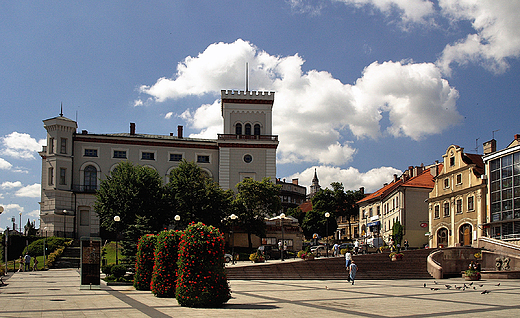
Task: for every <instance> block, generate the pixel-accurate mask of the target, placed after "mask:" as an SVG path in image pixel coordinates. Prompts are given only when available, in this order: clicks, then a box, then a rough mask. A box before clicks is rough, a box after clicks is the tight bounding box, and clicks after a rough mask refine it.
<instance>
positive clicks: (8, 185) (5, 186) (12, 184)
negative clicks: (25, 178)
mask: <svg viewBox="0 0 520 318" xmlns="http://www.w3.org/2000/svg"><path fill="white" fill-rule="evenodd" d="M20 187H22V183H21V182H20V181H15V182H10V181H6V182H3V183H2V184H1V185H0V188H2V189H13V188H20Z"/></svg>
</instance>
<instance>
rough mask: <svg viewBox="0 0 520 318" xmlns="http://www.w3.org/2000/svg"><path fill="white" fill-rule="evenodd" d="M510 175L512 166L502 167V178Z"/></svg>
mask: <svg viewBox="0 0 520 318" xmlns="http://www.w3.org/2000/svg"><path fill="white" fill-rule="evenodd" d="M512 175H513V167H512V166H509V167H505V168H502V178H507V177H510V176H512Z"/></svg>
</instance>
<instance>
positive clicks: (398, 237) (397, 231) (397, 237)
mask: <svg viewBox="0 0 520 318" xmlns="http://www.w3.org/2000/svg"><path fill="white" fill-rule="evenodd" d="M392 237H393V239H394V242H395V245H396V246H399V247H398V248H397V252H399V250H400V249H401V241H402V240H403V226H402V225H401V222H399V221H395V223H394V225H393V226H392Z"/></svg>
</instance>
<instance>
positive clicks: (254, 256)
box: [249, 251, 265, 263]
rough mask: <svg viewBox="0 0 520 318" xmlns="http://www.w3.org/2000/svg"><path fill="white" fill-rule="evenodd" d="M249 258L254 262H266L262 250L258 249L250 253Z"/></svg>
mask: <svg viewBox="0 0 520 318" xmlns="http://www.w3.org/2000/svg"><path fill="white" fill-rule="evenodd" d="M249 260H250V261H251V262H253V263H263V262H265V258H264V256H263V255H262V253H261V252H260V251H256V253H253V254H251V255H249Z"/></svg>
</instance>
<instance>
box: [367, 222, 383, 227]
mask: <svg viewBox="0 0 520 318" xmlns="http://www.w3.org/2000/svg"><path fill="white" fill-rule="evenodd" d="M379 224H380V222H379V221H375V222H370V223H368V224H367V226H376V225H379Z"/></svg>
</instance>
